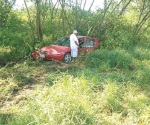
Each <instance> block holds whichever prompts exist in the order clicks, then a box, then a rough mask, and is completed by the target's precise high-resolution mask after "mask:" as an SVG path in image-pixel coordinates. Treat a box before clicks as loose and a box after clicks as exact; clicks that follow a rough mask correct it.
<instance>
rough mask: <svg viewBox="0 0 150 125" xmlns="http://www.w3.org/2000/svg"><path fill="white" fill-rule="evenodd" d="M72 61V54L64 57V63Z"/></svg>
mask: <svg viewBox="0 0 150 125" xmlns="http://www.w3.org/2000/svg"><path fill="white" fill-rule="evenodd" d="M70 61H71V54H70V53H66V54H65V55H64V59H63V62H65V63H68V62H70Z"/></svg>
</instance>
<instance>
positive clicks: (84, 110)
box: [1, 73, 150, 125]
mask: <svg viewBox="0 0 150 125" xmlns="http://www.w3.org/2000/svg"><path fill="white" fill-rule="evenodd" d="M50 79H51V78H50ZM53 82H54V83H53V84H54V85H53V86H52V87H47V86H44V88H43V89H42V90H37V92H36V93H38V94H37V95H36V96H30V95H27V96H26V98H27V100H28V101H27V103H26V106H24V107H23V108H21V109H20V111H18V112H16V114H14V115H13V116H11V117H9V118H8V119H7V122H5V123H6V124H7V125H20V124H21V125H27V124H28V125H29V124H32V125H46V124H47V125H58V124H61V125H105V124H110V125H114V124H120V125H122V124H125V125H128V124H141V125H144V124H148V122H149V113H150V110H149V109H150V103H149V102H150V99H149V97H148V96H147V95H146V94H145V93H144V92H143V91H142V89H141V87H139V86H136V85H135V84H134V83H128V84H116V82H115V81H112V80H106V81H105V83H104V84H103V85H102V86H101V87H102V88H101V89H99V88H97V90H96V91H95V90H93V88H92V86H91V85H90V84H89V80H87V79H86V78H84V77H83V76H81V77H74V76H72V75H70V74H68V73H60V74H59V76H57V77H56V78H55V80H54V81H53ZM1 123H2V121H1Z"/></svg>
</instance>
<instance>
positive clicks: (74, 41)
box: [70, 30, 79, 59]
mask: <svg viewBox="0 0 150 125" xmlns="http://www.w3.org/2000/svg"><path fill="white" fill-rule="evenodd" d="M77 34H78V32H77V30H74V31H73V34H71V35H70V48H71V57H72V58H73V59H75V58H77V57H78V47H79V41H78V38H77Z"/></svg>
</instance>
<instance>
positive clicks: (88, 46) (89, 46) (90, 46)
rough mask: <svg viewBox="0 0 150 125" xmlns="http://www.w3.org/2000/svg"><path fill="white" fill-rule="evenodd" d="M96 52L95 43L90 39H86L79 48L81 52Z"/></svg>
mask: <svg viewBox="0 0 150 125" xmlns="http://www.w3.org/2000/svg"><path fill="white" fill-rule="evenodd" d="M94 50H95V48H94V41H93V40H90V39H86V41H85V42H84V43H83V44H82V45H80V47H79V52H90V51H94Z"/></svg>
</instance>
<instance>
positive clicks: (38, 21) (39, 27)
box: [36, 0, 43, 41]
mask: <svg viewBox="0 0 150 125" xmlns="http://www.w3.org/2000/svg"><path fill="white" fill-rule="evenodd" d="M36 5H37V7H36V9H37V14H36V27H37V36H38V40H39V41H43V32H42V25H41V0H36Z"/></svg>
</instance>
